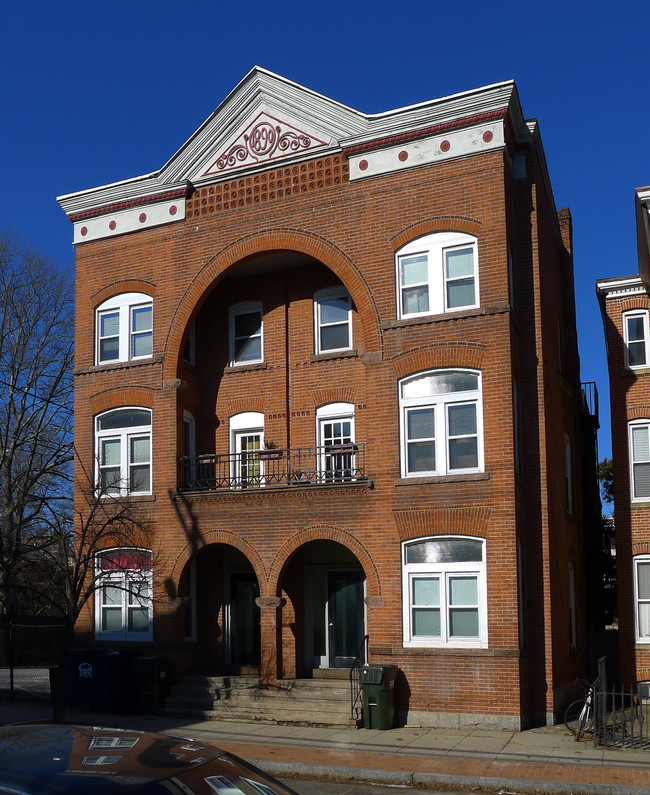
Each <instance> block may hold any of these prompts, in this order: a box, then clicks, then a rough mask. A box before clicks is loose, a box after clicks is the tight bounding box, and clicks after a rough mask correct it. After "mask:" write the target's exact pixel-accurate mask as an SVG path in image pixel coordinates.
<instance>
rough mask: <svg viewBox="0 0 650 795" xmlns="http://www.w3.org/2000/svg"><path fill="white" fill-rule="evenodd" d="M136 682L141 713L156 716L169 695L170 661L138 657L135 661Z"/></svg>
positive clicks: (164, 658) (159, 658)
mask: <svg viewBox="0 0 650 795" xmlns="http://www.w3.org/2000/svg"><path fill="white" fill-rule="evenodd" d="M135 680H136V684H137V688H138V705H139V708H140V712H145V713H149V714H155V713H156V712H158V709H159V708H160V707H161V706H162V703H163V699H164V697H165V696H166V695H168V685H169V659H168V658H167V657H138V658H137V660H136V661H135Z"/></svg>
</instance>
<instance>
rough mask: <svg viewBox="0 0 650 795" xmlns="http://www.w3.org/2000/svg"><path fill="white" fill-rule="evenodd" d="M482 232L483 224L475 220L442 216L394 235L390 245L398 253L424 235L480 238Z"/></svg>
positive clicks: (418, 222) (455, 216) (417, 223)
mask: <svg viewBox="0 0 650 795" xmlns="http://www.w3.org/2000/svg"><path fill="white" fill-rule="evenodd" d="M480 231H481V222H480V221H477V220H475V219H474V218H465V217H463V216H461V215H440V216H436V217H435V218H426V219H425V220H424V221H417V222H416V223H414V224H411V225H410V226H407V227H406V229H402V231H401V232H398V233H397V234H396V235H394V236H393V237H392V238H391V240H390V243H391V245H392V247H393V249H394V250H395V251H397V250H398V249H400V248H402V246H405V245H406V244H407V243H410V242H411V240H416V239H417V238H418V237H422V236H423V235H431V234H433V233H434V232H464V233H465V234H467V235H474V237H478V233H479V232H480Z"/></svg>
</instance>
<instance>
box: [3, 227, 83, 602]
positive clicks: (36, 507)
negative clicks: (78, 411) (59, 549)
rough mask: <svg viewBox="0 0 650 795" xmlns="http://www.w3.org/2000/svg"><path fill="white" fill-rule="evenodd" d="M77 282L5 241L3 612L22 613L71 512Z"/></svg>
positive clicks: (45, 260) (44, 259)
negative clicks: (37, 551)
mask: <svg viewBox="0 0 650 795" xmlns="http://www.w3.org/2000/svg"><path fill="white" fill-rule="evenodd" d="M72 363H73V302H72V286H71V280H70V278H69V276H68V275H67V274H65V273H62V272H61V271H59V270H57V269H56V267H55V266H54V264H53V263H52V262H50V261H49V260H47V259H46V258H44V257H43V256H42V255H40V254H38V253H35V252H32V251H29V250H27V249H24V248H20V247H19V246H18V245H17V244H16V243H15V242H14V241H13V240H12V239H11V238H10V237H8V236H0V612H1V613H3V614H4V615H5V616H11V615H12V614H14V613H16V612H17V611H19V610H20V609H21V603H22V600H23V599H24V598H25V585H26V584H27V583H29V582H30V580H31V579H33V578H32V568H31V567H32V564H33V558H34V552H33V550H34V546H35V545H36V546H38V545H39V543H40V542H39V539H41V538H42V537H43V536H44V535H47V533H48V532H49V531H50V530H51V529H52V528H55V527H56V526H57V525H58V523H59V522H60V517H61V515H65V514H66V513H68V512H69V508H70V497H71V489H70V483H71V474H72Z"/></svg>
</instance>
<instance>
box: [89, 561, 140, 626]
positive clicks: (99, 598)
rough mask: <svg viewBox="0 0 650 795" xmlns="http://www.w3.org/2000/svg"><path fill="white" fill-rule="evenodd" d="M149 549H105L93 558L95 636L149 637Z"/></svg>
mask: <svg viewBox="0 0 650 795" xmlns="http://www.w3.org/2000/svg"><path fill="white" fill-rule="evenodd" d="M152 565H153V559H152V554H151V550H149V549H138V548H130V547H125V548H119V549H117V548H115V549H107V550H104V551H102V552H100V553H98V554H97V556H96V558H95V573H96V576H97V578H98V584H97V589H96V591H95V637H96V638H97V639H98V640H137V641H143V640H151V639H152V635H153V632H152V620H153V594H152V586H153V576H152Z"/></svg>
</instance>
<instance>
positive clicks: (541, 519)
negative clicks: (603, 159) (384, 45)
mask: <svg viewBox="0 0 650 795" xmlns="http://www.w3.org/2000/svg"><path fill="white" fill-rule="evenodd" d="M59 201H60V203H61V205H62V207H63V208H64V210H65V212H66V213H67V215H68V217H69V218H70V220H71V221H72V222H73V223H74V242H75V245H76V250H77V295H76V307H77V308H76V311H77V347H76V356H77V358H76V402H75V408H76V415H75V435H76V444H77V450H78V453H79V456H80V460H81V462H82V463H83V466H84V467H85V468H86V469H87V470H90V471H92V469H93V467H94V468H95V473H96V478H97V481H98V483H99V484H100V485H101V487H102V488H103V489H104V490H105V491H106V492H108V493H109V494H111V493H112V494H125V493H130V494H131V495H132V498H133V499H134V500H137V501H138V502H141V507H142V510H144V511H146V512H147V513H148V515H149V517H150V519H151V521H152V522H153V524H154V526H155V528H156V545H157V548H156V549H153V550H151V551H140V552H139V553H138V554H135V553H134V552H133V551H128V550H127V551H125V550H114V551H111V552H109V553H107V555H106V556H105V558H104V561H103V563H102V562H99V563H98V566H100V570H103V571H104V572H105V574H104V576H105V577H106V578H107V582H109V584H110V580H111V578H113V579H114V580H115V581H116V582H115V583H114V585H115V586H116V587H113V588H111V587H108V586H107V587H105V588H103V589H100V591H99V592H98V595H97V598H96V603H95V605H94V606H93V609H91V610H89V611H88V613H87V615H86V618H85V621H82V622H80V624H79V625H78V629H79V632H80V635H81V636H82V637H83V642H84V643H86V642H87V641H88V640H89V638H90V637H92V638H94V641H95V642H96V643H98V644H103V645H106V644H110V645H111V647H114V648H127V647H128V648H136V647H137V648H139V649H142V650H144V652H145V653H151V652H152V651H154V650H156V651H159V652H164V653H166V654H168V655H170V656H171V657H172V658H173V660H174V661H175V664H176V666H177V668H178V669H179V670H180V671H181V672H198V671H202V672H216V673H218V672H224V671H227V672H231V673H232V672H237V671H241V670H247V671H250V670H251V669H252V670H258V669H259V670H260V672H261V678H262V681H263V682H264V683H265V684H267V685H269V686H273V685H275V684H277V682H278V681H279V680H286V679H292V678H301V677H310V676H313V675H316V674H318V673H319V672H322V671H323V670H327V671H329V670H332V669H339V668H343V669H346V668H347V667H349V666H350V664H351V663H352V661H353V660H354V658H355V655H356V654H357V651H358V649H359V647H360V646H361V642H362V639H363V638H364V635H366V634H367V635H368V636H369V658H370V661H371V662H377V663H386V664H392V665H396V666H398V667H399V669H400V674H399V678H398V704H397V707H398V712H399V715H400V719H401V720H406V719H407V720H408V721H409V722H411V723H423V724H436V723H440V724H444V725H449V724H450V723H453V722H459V721H460V722H461V723H465V722H475V721H477V720H481V721H489V722H490V723H492V724H496V725H502V726H508V727H520V726H522V725H523V724H525V723H527V722H530V721H540V720H541V721H546V720H552V718H553V715H554V713H555V712H556V711H557V710H558V709H559V708H560V706H561V704H562V702H563V700H564V699H565V698H566V696H567V692H566V691H567V688H568V687H569V684H570V683H571V682H572V681H573V680H574V679H575V678H576V676H578V675H579V674H580V673H581V672H582V671H583V668H584V646H585V631H586V630H585V623H584V620H583V619H584V616H585V582H584V569H583V564H582V560H583V542H584V539H583V532H584V529H583V524H584V523H583V504H582V503H583V501H582V498H581V494H582V463H581V462H582V456H581V455H580V448H581V445H582V442H581V438H582V425H581V424H582V423H583V421H584V416H585V413H584V395H583V392H582V389H581V384H580V374H579V361H578V354H577V342H576V327H575V310H574V289H573V267H572V255H571V218H570V215H569V212H568V210H563V211H561V212H560V213H558V212H557V211H556V208H555V205H554V200H553V195H552V192H551V187H550V182H549V176H548V173H547V169H546V162H545V159H544V152H543V149H542V145H541V140H540V135H539V131H538V126H537V123H536V122H535V121H525V120H524V117H523V115H522V111H521V107H520V104H519V98H518V94H517V90H516V87H515V85H514V83H512V82H505V83H500V84H496V85H492V86H487V87H485V88H481V89H478V90H475V91H469V92H466V93H463V94H458V95H455V96H451V97H446V98H443V99H439V100H434V101H431V102H425V103H423V104H420V105H415V106H412V107H407V108H403V109H399V110H395V111H390V112H387V113H381V114H377V115H370V116H369V115H365V114H362V113H359V112H357V111H355V110H352V109H350V108H347V107H345V106H343V105H341V104H339V103H337V102H334V101H332V100H330V99H328V98H326V97H323V96H321V95H319V94H316V93H314V92H312V91H309V90H307V89H305V88H303V87H301V86H298V85H296V84H294V83H291V82H290V81H288V80H285V79H283V78H281V77H278V76H276V75H273V74H270V73H268V72H266V71H264V70H261V69H257V68H256V69H253V70H252V71H251V72H250V73H249V75H248V76H247V77H246V78H244V80H243V81H242V82H241V83H240V84H239V85H238V86H237V88H236V89H235V90H234V91H233V92H232V93H231V94H230V95H229V96H228V97H227V98H226V100H225V101H224V102H223V103H222V104H221V105H220V106H219V107H218V108H217V110H216V111H215V112H214V113H213V114H212V115H211V116H210V117H209V118H208V119H207V121H206V122H205V123H204V124H203V126H202V127H201V128H200V129H199V130H198V131H197V132H196V133H195V134H194V135H193V136H192V137H191V138H190V139H189V141H188V142H187V143H186V144H184V145H183V147H182V148H181V149H180V150H179V151H178V152H177V153H176V154H175V155H173V157H172V158H171V159H170V160H169V162H168V163H167V164H166V165H165V166H164V167H163V168H162V169H161V170H160V171H158V172H156V173H154V174H149V175H147V176H144V177H138V178H135V179H130V180H126V181H124V182H120V183H116V184H113V185H107V186H103V187H100V188H96V189H92V190H87V191H83V192H80V193H75V194H71V195H67V196H63V197H61V198H60V200H59ZM592 419H593V418H592ZM151 560H153V561H154V564H153V573H152V571H151V566H150V561H151ZM116 561H117V562H116ZM131 580H134V581H136V580H137V581H139V582H142V581H149V580H151V582H152V584H153V589H154V593H155V594H157V595H158V597H159V598H158V599H154V600H153V601H152V602H149V601H148V599H147V597H146V596H142V595H141V594H142V591H140V595H139V596H137V597H136V596H132V597H129V591H128V587H127V588H126V590H124V589H122V588H120V587H119V586H120V585H124V584H125V583H126V584H127V586H128V583H129V582H130V581H131ZM84 633H85V634H84Z"/></svg>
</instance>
